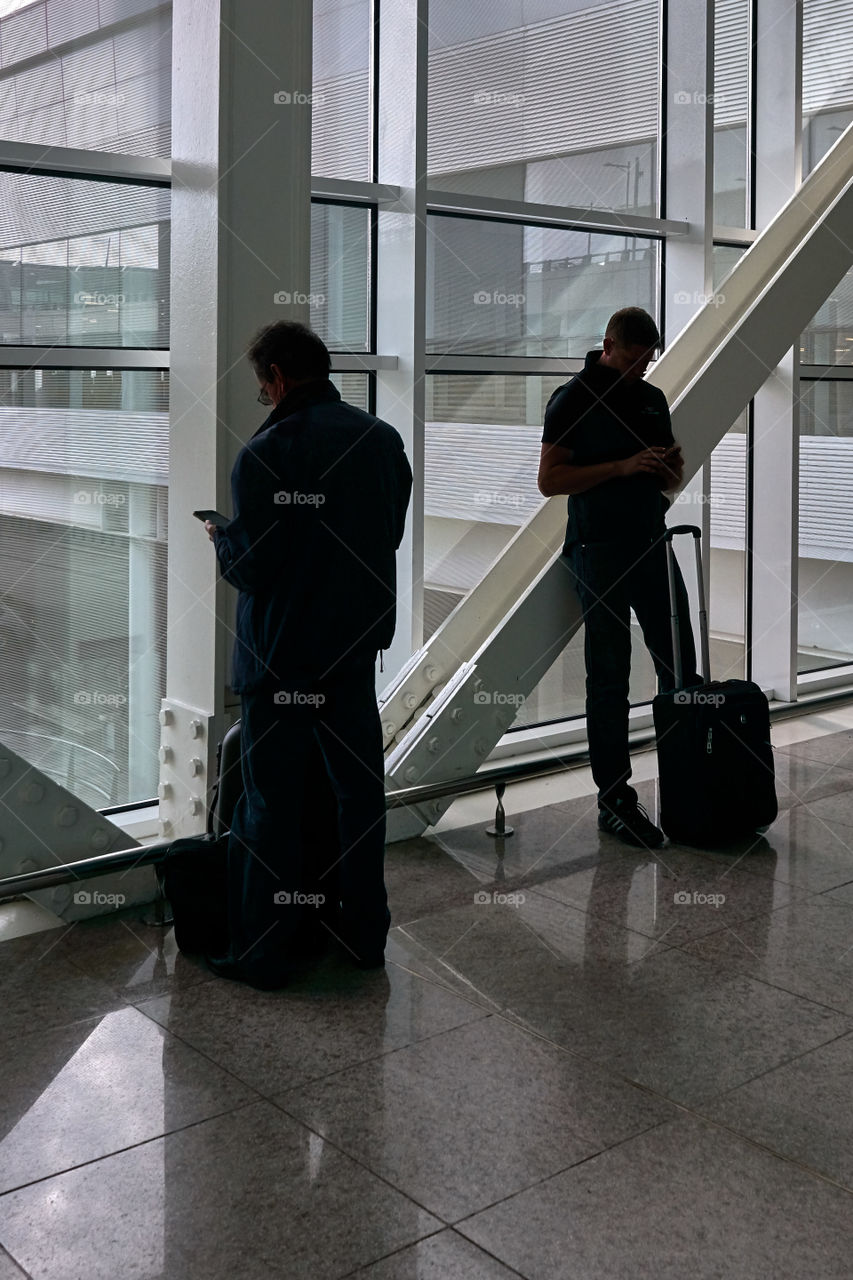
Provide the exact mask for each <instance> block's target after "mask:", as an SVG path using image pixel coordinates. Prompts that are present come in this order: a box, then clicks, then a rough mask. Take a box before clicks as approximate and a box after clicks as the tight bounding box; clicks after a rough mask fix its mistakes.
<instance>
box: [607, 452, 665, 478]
mask: <svg viewBox="0 0 853 1280" xmlns="http://www.w3.org/2000/svg"><path fill="white" fill-rule="evenodd" d="M675 448H676V449H677V446H675ZM668 455H669V456H670V457H671V456H672V455H671V454H670V451H669V450H668V449H666V448H664V447H662V446H655V447H654V448H652V449H641V450H640V452H639V453H635V454H632V456H631V457H630V458H623V459H622V461H621V462H620V463H619V464H618V465H619V470H618V472H617V475H620V476H622V477H626V476H635V475H639V474H642V473H644V472H645V473H649V474H651V475H654V476H659V477H660V478H661V479H662V480H667V481H669V480H670V479H671V478H674V472H671V471H670V467H669V464H668V461H667V456H668Z"/></svg>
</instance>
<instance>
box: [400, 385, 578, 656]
mask: <svg viewBox="0 0 853 1280" xmlns="http://www.w3.org/2000/svg"><path fill="white" fill-rule="evenodd" d="M570 376H571V375H569V374H566V375H563V376H560V375H555V376H552V377H518V376H511V375H489V374H470V375H469V374H449V375H448V374H432V375H430V376H429V377H428V378H427V383H426V419H427V422H426V437H425V475H424V490H425V492H424V507H425V514H424V595H425V604H424V608H425V613H426V619H427V634H428V635H431V634H432V632H433V631H434V630H435V628H436V627H437V626H438V625H439V623H440V622H442V621H443V620H444V618H445V617H446V616H447V614H448V613H450V611H451V610H452V609H453V608H454V607H455V605H456V604H458V602H459V601H460V600H461V599H462V598H463V596H465V595H467V593H468V592H469V591H470V590H471V588H472V587H473V586H475V585H476V584H477V582H479V580H480V578H481V577H482V576H483V574H484V572H485V570H486V569H487V568H488V566H489V565H490V564H491V563H492V561H493V560H494V559H495V557H496V556H497V555H498V554H499V552H500V551H501V550H502V549H503V547H504V546H505V545H506V543H507V542H508V541H509V540H510V538H511V537H512V536H513V534H515V533H516V531H517V530H518V528H519V526H520V525H522V524H523V523H524V521H525V520H526V519H527V518H528V517H529V516H530V515H531V514H532V513H533V512H534V511H535V510H536V508H537V507H538V505H539V504H540V503H541V502H542V496H541V494H540V493H539V490H538V489H537V487H536V473H537V469H538V464H539V447H540V440H541V437H542V420H543V418H544V415H545V406H546V404H547V403H548V399H549V398H550V396H551V393H552V392H553V391H554V390H555V388H556V387H558V386H560V385H561V384H562V383H563V382H565V381H567V379H568V377H570Z"/></svg>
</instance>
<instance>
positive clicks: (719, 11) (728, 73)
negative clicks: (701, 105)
mask: <svg viewBox="0 0 853 1280" xmlns="http://www.w3.org/2000/svg"><path fill="white" fill-rule="evenodd" d="M751 7H752V6H751V0H717V3H716V7H715V10H714V221H715V222H717V223H720V224H722V225H724V226H729V227H745V226H747V186H748V181H747V180H748V174H749V130H748V114H749V80H750V75H749V63H750V10H751Z"/></svg>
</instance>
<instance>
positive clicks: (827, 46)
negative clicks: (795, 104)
mask: <svg viewBox="0 0 853 1280" xmlns="http://www.w3.org/2000/svg"><path fill="white" fill-rule="evenodd" d="M852 103H853V0H805V4H804V6H803V114H804V115H805V116H810V115H814V114H815V112H818V111H827V110H830V109H832V108H839V107H846V106H850V105H851V104H852Z"/></svg>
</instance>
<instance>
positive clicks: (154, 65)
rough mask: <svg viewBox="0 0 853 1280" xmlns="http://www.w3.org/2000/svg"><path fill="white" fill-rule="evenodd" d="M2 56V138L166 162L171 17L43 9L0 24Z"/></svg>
mask: <svg viewBox="0 0 853 1280" xmlns="http://www.w3.org/2000/svg"><path fill="white" fill-rule="evenodd" d="M5 7H6V8H8V6H5ZM0 50H2V67H0V137H3V138H8V139H12V140H14V141H16V142H37V143H43V144H45V145H46V146H54V147H81V148H85V149H86V150H89V151H121V152H125V153H128V154H132V155H147V156H167V155H168V154H169V151H170V145H171V139H170V133H171V131H170V111H171V87H172V69H171V59H172V21H171V10H170V8H168V7H165V6H163V5H160V4H158V3H157V0H134V2H133V3H132V4H128V3H110V4H103V3H102V4H100V5H98V4H97V3H94V2H93V0H88V3H72V2H71V0H42V3H40V4H28V5H26V7H23V8H19V9H18V11H17V12H15V13H10V14H9V15H8V16H7V17H4V18H3V19H2V20H0Z"/></svg>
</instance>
